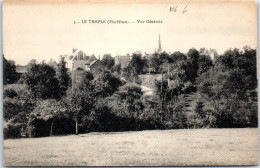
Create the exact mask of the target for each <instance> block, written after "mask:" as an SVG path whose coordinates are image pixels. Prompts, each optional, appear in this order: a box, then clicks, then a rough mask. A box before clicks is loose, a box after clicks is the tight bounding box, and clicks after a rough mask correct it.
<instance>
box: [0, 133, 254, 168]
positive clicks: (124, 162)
mask: <svg viewBox="0 0 260 168" xmlns="http://www.w3.org/2000/svg"><path fill="white" fill-rule="evenodd" d="M256 164H258V129H257V128H245V129H182V130H153V131H138V132H114V133H89V134H81V135H78V136H76V135H69V136H59V137H58V136H57V137H46V138H32V139H29V138H26V139H9V140H4V165H5V166H184V165H186V166H197V165H256Z"/></svg>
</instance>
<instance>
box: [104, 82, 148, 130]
mask: <svg viewBox="0 0 260 168" xmlns="http://www.w3.org/2000/svg"><path fill="white" fill-rule="evenodd" d="M142 95H143V93H142V90H141V88H140V87H139V86H138V85H136V84H133V83H128V84H125V85H123V86H121V87H120V88H119V90H118V91H117V92H115V93H114V94H113V95H112V96H111V97H109V98H108V100H109V107H110V108H111V109H112V110H113V111H114V113H115V114H116V115H117V116H120V117H122V118H127V119H128V120H130V121H131V122H130V123H129V124H130V125H131V127H132V128H133V129H135V130H137V129H138V128H139V124H140V123H139V122H138V121H139V120H140V115H141V114H142V112H143V109H144V106H143V104H142V101H141V100H140V99H141V97H142Z"/></svg>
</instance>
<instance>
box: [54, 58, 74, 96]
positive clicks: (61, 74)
mask: <svg viewBox="0 0 260 168" xmlns="http://www.w3.org/2000/svg"><path fill="white" fill-rule="evenodd" d="M57 79H58V81H59V89H60V94H61V96H63V95H65V94H66V91H67V89H68V87H69V84H70V83H71V81H70V80H71V79H70V76H69V74H68V69H67V68H66V61H65V58H64V57H63V56H61V57H60V62H59V64H58V70H57Z"/></svg>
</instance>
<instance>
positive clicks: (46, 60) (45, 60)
mask: <svg viewBox="0 0 260 168" xmlns="http://www.w3.org/2000/svg"><path fill="white" fill-rule="evenodd" d="M245 46H247V47H249V48H251V49H255V50H256V49H257V47H251V46H248V45H244V46H243V47H242V48H238V47H232V48H231V47H230V48H227V49H226V50H224V51H223V52H222V53H219V52H218V50H216V52H217V54H218V55H223V54H224V53H225V52H226V51H227V50H229V49H235V48H236V49H239V50H240V51H242V50H243V48H244V47H245ZM192 48H195V47H192ZM192 48H190V49H192ZM202 48H205V47H201V48H195V49H196V50H198V51H200V49H202ZM72 49H79V48H71V53H70V54H63V55H59V56H57V58H56V59H54V58H49V59H43V60H37V59H36V58H32V59H35V60H36V61H37V63H41V62H43V61H44V62H46V63H48V62H50V61H51V60H52V61H56V62H57V63H58V62H59V60H60V56H65V55H67V56H70V55H72ZM205 49H207V50H210V49H214V48H205ZM79 50H81V51H82V52H84V53H85V54H86V55H87V56H91V55H94V56H95V57H96V58H97V59H98V56H99V54H95V53H92V54H87V53H86V52H85V51H84V50H82V49H79ZM188 51H189V49H188V50H187V51H186V52H181V51H172V52H171V51H165V50H163V49H162V52H166V53H168V54H173V53H174V52H181V53H183V54H185V55H186V54H187V53H188ZM135 52H139V51H138V50H136V51H133V52H130V53H126V54H118V55H117V54H114V55H113V54H111V53H104V54H103V55H100V60H101V59H102V58H103V56H104V55H106V54H108V55H111V56H112V57H113V58H115V57H116V56H126V55H127V54H130V55H132V54H133V53H135ZM145 53H146V54H153V53H155V51H153V52H152V53H148V52H142V51H141V54H142V56H144V54H145ZM3 55H4V53H3ZM4 57H5V55H4ZM5 59H7V60H8V61H14V62H15V65H20V66H26V65H27V64H28V63H29V62H30V61H31V60H32V59H31V60H28V62H27V63H25V64H19V63H17V62H16V61H15V60H12V59H8V58H6V57H5Z"/></svg>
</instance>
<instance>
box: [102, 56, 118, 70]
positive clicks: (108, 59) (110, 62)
mask: <svg viewBox="0 0 260 168" xmlns="http://www.w3.org/2000/svg"><path fill="white" fill-rule="evenodd" d="M101 62H102V64H103V65H105V67H106V68H107V69H112V67H113V66H114V65H115V59H114V58H113V57H112V56H111V55H110V54H105V55H104V56H103V58H102V60H101Z"/></svg>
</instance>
